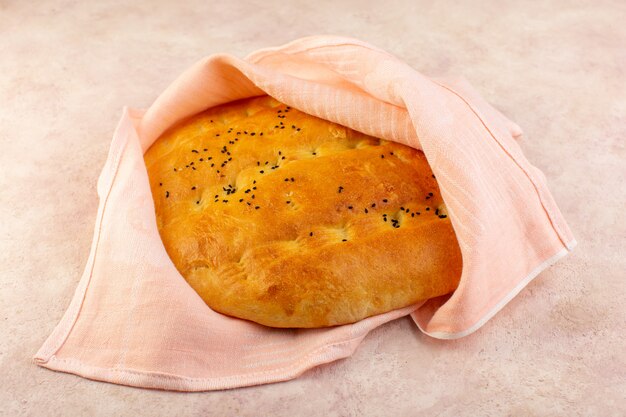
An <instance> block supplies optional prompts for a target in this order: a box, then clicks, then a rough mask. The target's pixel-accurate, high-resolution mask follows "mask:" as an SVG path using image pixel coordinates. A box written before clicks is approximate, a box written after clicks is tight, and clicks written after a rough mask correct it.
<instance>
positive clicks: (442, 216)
mask: <svg viewBox="0 0 626 417" xmlns="http://www.w3.org/2000/svg"><path fill="white" fill-rule="evenodd" d="M446 217H448V216H447V215H446V214H440V215H439V218H440V219H445V218H446Z"/></svg>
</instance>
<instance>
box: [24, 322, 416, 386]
mask: <svg viewBox="0 0 626 417" xmlns="http://www.w3.org/2000/svg"><path fill="white" fill-rule="evenodd" d="M408 314H409V313H407V315H408ZM367 333H369V331H368V332H366V333H365V334H362V335H359V336H356V337H352V338H350V339H347V340H343V341H340V342H336V343H330V344H324V345H322V346H320V347H318V348H317V349H315V350H314V351H312V352H310V353H309V354H307V355H305V356H304V357H303V358H302V359H300V360H299V361H298V362H296V363H294V364H291V365H289V366H285V367H281V368H277V369H273V370H272V371H263V372H254V373H249V374H243V375H233V376H219V377H201V378H191V377H184V376H180V375H174V374H168V373H160V372H145V371H140V370H134V369H107V368H101V367H97V366H91V365H86V364H84V363H82V362H80V361H78V360H70V359H59V358H57V357H56V356H55V355H52V356H51V357H50V358H48V359H47V360H46V361H45V362H41V361H36V363H37V365H39V366H41V367H44V368H47V369H50V370H53V371H60V372H66V373H71V374H75V375H78V376H81V377H83V378H87V379H91V380H94V381H100V382H109V383H114V384H121V385H126V386H131V387H137V388H151V389H161V390H168V391H181V392H199V391H212V390H223V389H233V388H241V387H249V386H253V385H261V384H268V383H275V382H282V381H288V380H290V379H294V378H296V377H298V376H299V375H301V374H302V373H304V372H305V371H307V370H309V369H311V368H314V367H316V366H319V365H322V364H325V363H330V362H334V361H336V360H339V359H343V358H347V357H349V356H350V355H352V354H353V353H354V351H355V350H356V348H357V347H358V346H359V344H360V342H361V340H363V338H365V336H367Z"/></svg>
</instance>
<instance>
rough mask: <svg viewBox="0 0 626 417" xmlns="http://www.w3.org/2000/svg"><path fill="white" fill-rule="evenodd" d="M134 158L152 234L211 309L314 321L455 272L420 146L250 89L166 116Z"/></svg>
mask: <svg viewBox="0 0 626 417" xmlns="http://www.w3.org/2000/svg"><path fill="white" fill-rule="evenodd" d="M145 163H146V167H147V170H148V175H149V178H150V187H151V190H152V194H153V197H154V205H155V210H156V218H157V225H158V229H159V233H160V235H161V238H162V239H163V244H164V245H165V248H166V250H167V252H168V254H169V256H170V257H171V259H172V261H173V262H174V265H176V267H177V269H178V270H179V271H180V273H181V275H182V276H183V277H185V279H186V280H187V282H188V283H189V284H190V285H191V286H192V287H193V289H194V290H195V291H196V292H197V293H198V294H199V295H200V297H202V299H203V300H204V301H205V302H206V304H207V305H208V306H209V307H211V308H212V309H213V310H215V311H218V312H220V313H224V314H227V315H230V316H234V317H239V318H243V319H248V320H252V321H255V322H258V323H261V324H264V325H267V326H273V327H324V326H332V325H338V324H345V323H353V322H356V321H358V320H361V319H363V318H365V317H368V316H372V315H376V314H380V313H384V312H387V311H390V310H393V309H397V308H401V307H405V306H408V305H411V304H414V303H417V302H419V301H420V300H425V299H428V298H431V297H436V296H440V295H444V294H447V293H450V292H451V291H453V290H454V289H455V288H456V286H457V285H458V281H459V278H460V275H461V265H462V261H461V252H460V249H459V247H458V243H457V240H456V237H455V234H454V231H453V229H452V226H451V223H450V220H449V218H447V215H446V210H445V206H444V204H443V201H442V199H441V196H440V193H439V189H438V186H437V182H436V180H435V177H434V176H433V174H432V171H431V170H430V167H429V165H428V163H427V161H426V159H425V157H424V154H423V153H422V152H421V151H418V150H415V149H413V148H410V147H407V146H404V145H401V144H398V143H394V142H389V141H385V140H381V139H377V138H374V137H371V136H367V135H365V134H362V133H359V132H357V131H354V130H352V129H349V128H346V127H343V126H340V125H338V124H335V123H332V122H329V121H326V120H322V119H319V118H316V117H313V116H311V115H308V114H306V113H303V112H300V111H298V110H296V109H294V108H291V107H288V106H286V105H284V104H282V103H280V102H278V101H276V100H275V99H273V98H271V97H269V96H262V97H255V98H252V99H245V100H240V101H236V102H232V103H228V104H226V105H222V106H218V107H215V108H212V109H209V110H207V111H205V112H203V113H201V114H198V115H196V116H194V117H192V118H190V119H188V120H186V121H184V122H181V123H179V124H178V125H177V126H174V127H173V128H171V129H170V130H168V131H167V132H165V133H164V134H163V135H162V136H161V137H160V138H159V139H158V140H157V141H156V142H155V143H154V144H153V145H152V146H151V147H150V149H149V150H148V151H147V152H146V154H145Z"/></svg>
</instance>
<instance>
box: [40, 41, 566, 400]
mask: <svg viewBox="0 0 626 417" xmlns="http://www.w3.org/2000/svg"><path fill="white" fill-rule="evenodd" d="M262 94H269V95H271V96H273V97H275V98H276V99H278V100H279V101H281V102H283V103H285V104H287V105H289V106H292V107H294V108H297V109H300V110H302V111H304V112H307V113H310V114H313V115H315V116H318V117H321V118H324V119H328V120H331V121H333V122H336V123H340V124H342V125H345V126H348V127H350V128H353V129H356V130H359V131H361V132H364V133H367V134H370V135H373V136H377V137H381V138H384V139H387V140H392V141H396V142H400V143H403V144H405V145H408V146H412V147H415V148H420V149H422V150H423V151H424V153H425V155H426V157H427V159H428V161H429V163H430V165H431V167H432V170H433V172H434V173H435V175H436V177H437V180H438V182H439V186H440V188H441V192H442V196H443V198H444V201H445V203H446V206H447V209H448V214H449V216H450V219H451V221H452V224H453V227H454V229H455V231H456V235H457V238H458V241H459V245H460V247H461V251H462V255H463V273H462V277H461V282H460V285H459V287H458V289H457V290H456V291H455V292H454V294H453V295H452V296H448V297H440V298H438V299H433V300H429V301H427V302H425V303H421V304H419V305H414V306H410V307H407V308H403V309H400V310H396V311H391V312H389V313H386V314H382V315H379V316H374V317H370V318H367V319H365V320H362V321H360V322H358V323H355V324H351V325H344V326H338V327H333V328H324V329H312V330H298V329H273V328H268V327H264V326H261V325H258V324H255V323H251V322H248V321H244V320H239V319H236V318H231V317H227V316H224V315H221V314H219V313H217V312H214V311H212V310H211V309H210V308H209V307H207V305H206V304H205V303H204V302H203V301H202V300H201V299H200V297H199V296H198V295H197V294H196V293H195V292H194V291H193V290H192V289H191V287H190V286H189V285H188V284H187V283H186V281H185V280H184V278H183V277H182V276H181V275H180V274H179V273H178V271H177V270H176V268H175V267H174V265H173V264H172V262H171V260H170V259H169V257H168V255H167V253H166V251H165V249H164V247H163V244H162V242H161V239H160V237H159V233H158V231H157V226H156V219H155V213H154V207H153V200H152V195H151V192H150V187H149V184H148V176H147V172H146V168H145V166H144V162H143V153H144V152H145V151H146V150H147V149H148V148H149V146H150V145H151V144H152V143H153V142H154V141H155V140H156V138H157V137H158V136H159V135H160V134H161V133H162V132H164V131H165V130H166V129H167V128H168V127H170V126H172V125H173V124H174V123H176V122H177V121H179V120H181V119H183V118H185V117H187V116H190V115H193V114H195V113H198V112H201V111H203V110H205V109H207V108H209V107H212V106H215V105H219V104H222V103H225V102H229V101H232V100H237V99H241V98H245V97H250V96H256V95H262ZM520 135H521V130H520V128H519V127H518V126H517V125H515V124H514V123H513V122H511V121H510V120H508V119H507V118H506V117H504V116H503V115H502V114H501V113H499V112H498V111H497V110H496V109H494V108H493V107H491V106H490V105H489V104H488V103H487V102H485V101H484V100H483V99H482V98H481V97H480V96H479V95H478V94H477V93H476V92H475V91H474V90H473V89H472V88H471V86H470V85H468V83H467V82H465V81H464V80H462V79H446V80H442V79H431V78H427V77H425V76H423V75H421V74H420V73H418V72H417V71H415V70H414V69H412V68H411V67H409V66H408V65H406V64H405V63H403V62H402V61H400V60H399V59H397V58H395V57H394V56H392V55H390V54H389V53H387V52H385V51H383V50H380V49H378V48H376V47H373V46H371V45H369V44H367V43H364V42H361V41H358V40H355V39H350V38H340V37H331V36H314V37H308V38H303V39H298V40H295V41H293V42H290V43H288V44H286V45H283V46H280V47H277V48H268V49H263V50H260V51H257V52H254V53H252V54H250V55H249V56H248V57H246V58H245V59H243V60H242V59H239V58H236V57H234V56H231V55H227V54H216V55H212V56H210V57H208V58H205V59H203V60H201V61H200V62H198V63H197V64H195V65H194V66H192V67H191V68H190V69H188V70H187V71H186V72H184V73H183V74H182V75H181V76H180V77H179V78H178V79H177V80H175V81H174V82H173V84H172V85H170V86H169V87H168V88H167V89H166V90H165V91H164V92H163V93H162V94H161V95H160V96H159V97H158V99H157V100H156V101H155V102H154V104H153V105H152V106H151V107H150V108H149V109H148V110H147V111H145V112H144V111H141V110H135V109H129V108H125V109H124V113H123V116H122V118H121V121H120V122H119V126H118V128H117V130H116V132H115V134H114V137H113V140H112V143H111V148H110V151H109V155H108V159H107V161H106V163H105V166H104V168H103V170H102V174H101V175H100V177H99V179H98V183H97V192H98V196H99V198H100V205H99V208H98V214H97V218H96V224H95V231H94V236H93V243H92V247H91V252H90V255H89V258H88V260H87V265H86V267H85V271H84V273H83V275H82V277H81V279H80V282H79V284H78V288H77V289H76V292H75V295H74V297H73V299H72V301H71V304H70V306H69V308H68V309H67V311H66V313H65V314H64V316H63V318H62V319H61V322H60V323H59V324H58V326H57V327H56V328H55V330H54V331H53V333H52V334H51V335H50V336H49V338H48V339H47V340H46V342H45V343H44V345H43V346H42V347H41V349H40V350H39V351H38V352H37V353H36V355H35V357H34V360H35V362H36V363H37V364H39V365H41V366H43V367H46V368H49V369H53V370H58V371H64V372H70V373H74V374H77V375H81V376H83V377H86V378H91V379H95V380H101V381H108V382H112V383H118V384H126V385H132V386H138V387H148V388H159V389H168V390H179V391H203V390H214V389H225V388H233V387H241V386H248V385H254V384H262V383H269V382H275V381H283V380H287V379H291V378H294V377H296V376H298V375H299V374H301V373H302V372H304V371H305V370H307V369H310V368H312V367H314V366H316V365H319V364H322V363H326V362H330V361H334V360H336V359H339V358H344V357H347V356H349V355H350V354H352V352H354V350H355V349H356V348H357V346H358V345H359V343H360V341H361V340H362V339H363V338H364V337H365V335H366V334H367V333H368V332H369V331H370V330H372V329H373V328H375V327H377V326H379V325H381V324H383V323H385V322H388V321H390V320H394V319H396V318H398V317H402V316H405V315H411V317H412V318H413V320H414V321H415V323H416V325H417V326H419V328H420V329H421V330H422V331H423V332H425V333H426V334H428V335H430V336H432V337H436V338H458V337H462V336H465V335H467V334H470V333H472V332H473V331H475V330H476V329H478V328H479V327H480V326H482V325H483V324H484V323H485V322H486V321H487V320H489V319H490V318H491V317H493V316H494V314H496V312H498V311H499V310H500V309H501V308H502V307H503V306H504V305H505V304H506V303H507V302H508V301H510V300H511V299H512V298H513V297H514V296H515V295H516V294H517V293H518V292H519V291H520V290H521V289H522V288H523V287H524V286H525V285H526V284H528V282H530V280H532V279H533V278H534V277H535V276H536V275H537V274H539V273H540V272H541V271H542V270H544V269H545V268H547V267H548V266H549V265H551V264H552V263H554V262H556V261H557V260H558V259H559V258H561V257H562V256H564V255H565V254H567V253H568V252H569V251H571V250H572V248H573V247H574V246H575V243H576V242H575V240H574V238H573V236H572V233H571V232H570V230H569V228H568V226H567V224H566V223H565V220H564V219H563V217H562V215H561V213H560V211H559V209H558V207H557V206H556V204H555V201H554V200H553V198H552V196H551V194H550V192H549V190H548V187H547V185H546V179H545V177H544V175H543V174H542V172H541V171H540V170H538V169H537V168H535V167H534V166H533V165H531V164H530V163H529V162H528V160H527V159H526V158H525V157H524V155H523V153H522V151H521V149H520V147H519V145H518V144H517V142H516V140H517V138H519V136H520ZM415 348H416V349H419V346H418V345H416V347H415Z"/></svg>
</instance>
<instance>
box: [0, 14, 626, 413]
mask: <svg viewBox="0 0 626 417" xmlns="http://www.w3.org/2000/svg"><path fill="white" fill-rule="evenodd" d="M268 4H271V2H268ZM411 4H414V3H411ZM278 6H280V7H278ZM115 7H116V6H115V5H99V6H96V5H89V4H82V5H78V6H77V5H74V7H72V8H71V9H70V8H66V6H65V5H63V4H59V5H57V6H53V5H48V6H41V7H38V8H37V9H32V8H31V7H29V6H28V5H27V4H23V5H20V4H16V5H12V6H4V9H3V10H2V13H0V23H1V25H0V28H2V29H0V30H2V32H3V38H2V40H1V41H0V42H1V43H0V45H1V46H2V48H3V51H5V53H6V54H8V56H10V57H11V59H5V60H2V61H0V69H1V71H0V74H2V75H1V76H0V97H1V98H2V101H3V103H8V106H6V107H4V106H3V111H2V112H1V113H0V121H1V124H2V126H3V127H4V129H3V130H2V132H0V137H1V138H2V139H1V140H2V144H3V146H4V148H3V153H2V156H1V157H0V158H2V163H1V164H0V170H1V175H0V181H2V194H0V198H2V202H3V205H2V209H0V210H2V216H3V221H2V223H1V224H2V232H3V239H2V251H1V253H2V255H1V256H2V261H3V262H2V266H1V267H0V268H2V274H1V275H0V277H1V278H0V280H1V281H0V282H1V284H2V286H1V287H0V290H1V293H0V297H1V301H2V302H0V309H1V311H2V314H3V317H4V325H3V326H2V327H1V328H0V331H1V332H2V335H3V336H4V337H2V338H1V339H0V367H1V369H2V382H3V384H2V386H1V387H0V400H1V401H2V403H3V404H4V410H3V411H5V412H7V413H8V415H17V414H29V415H35V414H41V413H42V412H44V411H45V412H46V413H47V414H49V415H57V414H58V415H60V414H63V415H72V414H87V413H88V414H98V413H102V414H111V413H115V414H126V413H128V414H129V415H130V414H136V413H138V412H140V413H144V414H152V415H159V414H163V415H170V414H174V413H176V414H202V413H203V412H204V414H209V413H214V414H228V413H231V414H239V415H256V414H258V410H260V409H262V410H267V412H268V413H273V414H275V415H281V414H284V415H294V414H296V415H297V414H312V413H317V414H320V413H323V414H328V415H384V414H394V415H416V414H420V412H422V413H423V414H424V415H432V414H436V415H458V414H459V413H461V412H464V413H466V414H474V415H476V414H492V415H502V414H524V415H528V414H535V415H555V414H565V413H567V414H574V415H576V414H584V415H620V414H623V412H624V400H623V394H622V393H623V392H624V390H625V389H626V387H625V386H624V385H625V384H624V374H625V366H624V359H623V355H621V354H620V353H621V352H623V351H624V350H625V346H624V339H623V331H624V327H625V316H624V309H623V308H622V306H621V304H620V301H619V300H620V299H623V295H624V284H623V276H624V270H625V268H626V265H625V263H624V257H623V256H620V255H621V253H623V251H624V249H623V245H624V235H625V233H626V232H625V230H624V223H623V221H621V217H623V216H622V211H623V208H624V206H625V201H624V195H623V193H620V192H619V190H621V189H623V181H624V179H625V173H624V167H623V160H624V149H623V145H622V144H621V139H623V137H624V136H625V134H626V132H625V128H624V126H625V121H624V113H625V112H626V108H625V104H624V103H625V97H624V91H623V88H622V87H623V73H624V71H625V61H624V60H625V58H624V54H623V45H624V43H625V42H626V36H625V33H624V29H623V26H622V25H620V23H619V22H621V21H624V18H625V17H626V16H625V15H626V13H625V11H624V8H623V6H620V5H619V4H618V3H615V4H613V5H611V4H604V5H602V4H600V3H594V4H593V5H590V6H584V5H576V6H574V5H571V4H570V5H567V4H565V2H563V3H561V2H554V3H552V4H544V5H542V6H541V7H540V8H539V7H536V8H528V6H526V5H519V6H517V5H511V6H510V7H509V8H507V9H503V8H497V9H496V10H494V13H487V12H486V11H484V10H486V9H481V10H478V9H472V8H469V7H468V8H464V7H462V6H458V5H456V6H453V5H451V4H445V3H438V4H437V6H425V5H424V6H422V5H415V6H409V3H408V2H407V3H406V4H402V3H399V4H397V5H396V6H395V7H388V6H387V5H384V7H383V6H380V7H382V8H380V9H377V8H374V9H373V10H372V11H370V12H354V11H353V10H355V9H354V8H352V7H350V6H345V7H343V6H341V7H340V10H339V11H332V10H330V9H328V10H319V11H316V10H311V9H309V8H308V7H304V8H303V7H298V5H293V6H289V5H285V4H284V3H283V2H280V3H277V7H276V8H272V7H269V8H268V9H267V10H266V11H257V12H255V13H253V14H251V15H246V13H245V12H244V10H245V9H246V8H245V6H230V7H229V8H224V9H223V10H221V11H216V10H214V9H212V10H211V11H210V12H206V13H204V12H200V11H194V12H190V11H189V10H187V9H185V8H181V7H179V5H172V6H171V7H170V8H167V7H163V8H160V9H158V10H156V9H155V8H154V6H148V5H146V6H145V7H144V6H141V5H138V6H134V7H133V8H129V9H127V10H124V11H120V10H118V9H116V8H115ZM59 10H64V13H62V14H61V13H59ZM298 12H299V13H308V14H309V15H310V19H307V21H306V22H304V21H300V20H298V23H297V24H294V16H297V15H298ZM268 22H269V23H271V24H268ZM273 27H275V28H277V29H276V30H274V31H272V28H273ZM182 28H185V30H184V31H183V29H182ZM329 31H330V32H335V33H342V34H346V35H350V36H356V37H359V38H362V39H365V40H367V41H371V42H372V43H374V44H376V45H378V46H380V47H383V48H384V49H387V50H389V51H391V52H393V53H395V54H397V55H399V56H400V57H401V58H403V59H405V60H407V62H409V63H410V64H411V65H412V66H414V67H416V68H418V69H420V70H422V71H424V72H425V73H427V74H431V73H432V74H437V73H442V72H445V71H450V72H453V73H462V74H464V75H465V76H466V77H467V78H468V79H470V81H471V82H472V84H474V85H475V86H477V87H479V90H480V91H481V93H482V94H484V95H485V96H486V98H487V99H488V100H489V101H491V102H492V103H494V104H496V106H497V107H499V108H500V109H503V110H504V112H505V113H506V114H507V115H508V116H510V117H511V118H512V119H513V120H516V121H517V122H518V123H519V124H520V125H521V126H522V127H523V128H524V131H525V135H526V137H527V139H526V140H524V141H522V148H523V149H524V152H525V153H526V154H527V155H528V156H529V159H530V160H531V161H532V162H533V163H534V164H536V165H537V166H538V167H539V168H540V169H542V170H543V171H544V173H545V174H546V176H547V178H548V182H549V184H550V189H551V190H552V192H553V193H554V195H555V199H556V201H557V202H558V203H559V206H560V207H561V209H562V211H563V212H564V214H565V216H566V218H567V219H568V220H569V222H570V225H572V227H573V230H574V232H575V234H576V236H577V238H578V240H579V246H578V248H577V249H576V251H575V252H574V253H573V255H572V256H571V257H568V258H567V260H566V261H565V262H562V263H560V264H558V265H556V266H555V267H552V268H550V269H549V270H548V271H546V272H544V273H543V274H541V275H540V276H539V277H538V278H537V279H536V280H535V281H534V282H532V283H531V284H530V286H529V287H528V288H527V289H525V290H524V291H522V293H521V294H520V297H518V298H516V299H515V300H514V301H513V302H512V303H511V304H509V305H508V306H507V307H506V308H505V309H504V310H503V311H502V312H501V313H500V314H498V316H497V319H496V320H493V321H491V322H489V323H488V324H487V325H486V326H485V327H484V328H482V329H481V330H480V331H478V332H477V333H475V334H473V335H471V336H469V337H467V338H464V339H462V340H459V341H452V342H438V341H435V340H432V339H429V338H427V337H424V336H422V335H420V334H419V333H418V332H413V331H412V330H411V323H410V322H409V321H407V320H396V321H394V322H392V323H390V324H387V325H385V326H382V327H381V328H379V329H377V330H375V331H374V332H372V333H371V334H370V335H369V336H368V337H367V338H366V339H365V340H364V342H363V344H362V345H361V346H360V348H359V349H358V350H357V352H356V353H355V355H354V356H352V357H351V358H349V359H347V360H345V361H341V362H337V363H334V364H332V365H328V366H324V367H322V368H319V369H316V370H314V371H312V372H308V373H306V374H305V375H303V376H302V377H301V378H299V379H297V380H294V381H290V382H288V383H283V384H277V385H276V384H275V385H268V386H262V387H255V388H249V389H242V390H235V391H226V392H213V393H208V394H193V395H181V394H173V393H165V392H154V391H144V390H137V389H130V388H126V387H119V386H115V385H110V384H101V383H96V382H93V381H87V380H83V379H81V378H77V377H75V376H71V375H65V374H55V373H51V372H49V371H46V370H42V369H39V368H37V367H35V366H33V365H32V364H31V363H30V357H31V355H32V353H33V352H34V351H35V350H36V349H37V348H38V347H39V346H40V345H41V343H42V342H43V340H44V339H45V337H46V335H47V334H49V333H50V332H51V331H52V328H53V327H54V326H55V325H56V323H57V322H58V320H59V318H60V317H61V314H62V312H63V311H64V310H65V308H66V307H67V305H68V304H69V298H70V297H71V293H72V291H73V288H75V286H76V284H77V280H78V276H79V275H80V271H81V270H82V268H83V267H84V263H85V260H86V258H87V254H88V250H89V245H90V240H91V233H92V231H93V221H94V216H95V209H96V202H97V200H96V195H95V190H94V188H93V184H94V182H95V179H96V177H97V175H98V174H99V171H100V168H101V167H102V164H103V162H104V158H105V156H106V152H107V148H108V144H109V141H110V137H111V134H112V130H111V129H112V126H114V125H115V122H116V119H117V118H118V117H119V113H118V112H117V111H116V110H112V109H119V108H121V106H122V105H123V104H124V103H128V102H134V103H137V105H138V106H141V105H143V106H147V105H148V104H149V103H150V102H151V101H152V100H153V99H154V96H153V93H154V92H155V91H159V90H161V89H162V88H164V87H165V86H166V85H167V84H168V83H169V80H171V79H172V78H173V77H175V76H176V75H177V74H178V73H180V71H181V70H183V69H184V68H185V67H187V66H188V65H189V64H191V63H192V62H193V61H194V60H195V58H196V57H197V56H202V55H206V54H207V53H211V52H217V51H223V50H229V51H232V52H233V53H235V54H237V55H240V56H242V55H245V53H247V52H249V51H251V50H253V49H256V48H258V47H261V46H265V45H270V44H278V43H280V42H284V41H287V40H289V39H293V38H295V37H297V36H302V35H307V34H311V33H320V32H329ZM232 34H237V36H234V35H232ZM468 34H471V35H472V36H469V35H468ZM103 62H105V64H103ZM129 63H134V64H135V65H129ZM164 79H167V80H168V81H163V80H164ZM138 97H139V98H142V97H143V99H144V100H145V101H144V102H143V103H141V102H138V99H137V98H138ZM85 103H90V104H91V106H89V107H88V106H86V105H85ZM94 108H95V110H96V111H94ZM69 125H74V126H75V128H74V129H73V130H72V131H67V126H69ZM68 148H72V149H74V150H78V151H79V154H80V155H82V156H81V158H76V157H75V155H76V154H75V153H74V152H68V151H67V149H68ZM59 172H61V173H63V176H62V177H61V176H59V175H58V173H59ZM7 219H8V220H7ZM68 235H71V236H76V238H75V239H67V236H68ZM311 392H315V393H316V394H317V395H316V396H315V397H311V395H310V393H311Z"/></svg>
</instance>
